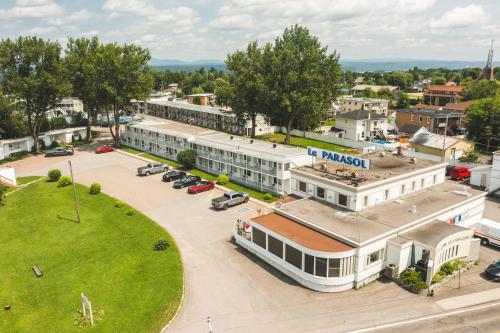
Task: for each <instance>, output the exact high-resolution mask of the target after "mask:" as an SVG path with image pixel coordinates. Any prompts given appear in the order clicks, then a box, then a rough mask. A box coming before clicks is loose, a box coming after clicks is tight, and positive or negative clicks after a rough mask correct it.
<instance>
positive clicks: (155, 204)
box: [12, 149, 499, 333]
mask: <svg viewBox="0 0 500 333" xmlns="http://www.w3.org/2000/svg"><path fill="white" fill-rule="evenodd" d="M67 159H68V158H66V157H57V158H51V159H48V158H43V157H41V156H38V157H33V158H29V159H27V160H23V161H20V162H16V163H12V164H13V165H15V166H16V170H17V172H18V176H23V175H33V174H39V175H45V174H46V172H47V171H48V170H49V169H50V168H52V167H59V168H61V169H62V170H63V172H64V173H68V169H67V163H66V161H67ZM71 159H72V161H73V168H74V171H75V177H76V180H77V181H78V182H81V183H84V184H90V183H92V182H94V181H97V182H99V183H101V184H102V186H103V191H104V192H106V193H107V194H110V195H112V196H114V197H116V198H119V199H121V200H124V201H126V202H127V203H129V204H130V205H132V206H134V207H135V208H137V209H139V210H141V211H142V212H144V213H145V214H146V215H148V216H150V217H151V218H152V219H154V220H155V221H157V222H158V223H159V224H161V225H162V226H163V227H165V229H167V230H168V231H169V232H170V233H171V234H172V235H173V237H174V238H175V239H176V241H177V243H178V245H179V248H180V250H181V254H182V258H183V262H184V267H185V277H186V280H185V286H186V295H185V302H184V305H183V308H182V309H181V311H180V314H179V316H178V318H177V319H176V320H175V322H174V324H173V326H172V327H171V328H170V329H169V331H172V332H205V331H207V323H206V317H207V316H211V318H212V324H213V327H214V330H215V332H259V333H262V332H272V331H274V332H338V331H348V330H353V329H358V328H362V327H367V326H371V325H375V324H380V323H385V322H388V321H397V320H403V319H407V318H412V317H417V316H423V315H429V314H433V313H436V312H439V311H442V310H443V309H442V308H441V307H439V306H438V305H437V304H435V301H436V299H431V298H426V297H420V296H416V295H414V294H411V293H408V292H406V291H405V290H403V289H401V288H399V287H398V286H396V285H395V284H394V283H382V282H379V281H376V282H374V283H372V284H370V285H368V286H366V287H364V288H363V289H361V290H358V291H355V290H349V291H346V292H342V293H336V294H327V293H318V292H313V291H310V290H308V289H305V288H303V287H301V286H299V285H297V284H296V283H295V282H294V281H292V280H291V279H289V278H288V277H286V276H284V275H283V274H281V273H279V272H277V271H276V270H274V269H272V268H270V267H269V266H268V265H266V264H264V263H262V262H261V261H259V260H257V259H256V258H255V257H253V256H251V255H249V254H248V253H246V252H244V251H241V250H240V249H239V248H238V247H236V246H235V245H233V244H232V243H231V242H230V236H231V230H232V225H233V223H234V221H235V220H236V219H237V218H238V217H251V216H254V215H256V214H257V209H258V208H261V207H260V206H259V205H257V204H255V203H252V202H250V203H248V204H245V205H242V206H238V207H234V208H232V209H230V210H228V211H223V212H217V211H214V210H212V209H210V207H209V202H210V199H211V198H212V197H215V196H217V195H219V194H220V193H221V192H220V191H219V190H213V191H211V192H207V193H202V194H198V195H188V194H187V193H185V192H184V191H182V190H174V189H172V188H171V185H168V184H165V183H163V182H161V181H160V175H153V176H150V177H137V176H135V170H136V168H137V167H138V166H141V165H143V163H144V162H142V161H140V160H137V159H135V158H132V157H128V156H125V155H123V154H119V153H116V152H115V153H110V154H104V155H95V154H93V153H92V152H91V150H90V149H89V150H88V151H77V152H76V154H75V156H74V157H72V158H71ZM495 251H496V250H492V249H485V248H482V249H481V255H482V256H483V255H486V256H488V258H490V257H494V256H496V255H497V254H498V252H495ZM488 260H489V259H488ZM482 269H483V267H482V266H479V267H477V268H475V269H474V270H472V271H471V272H467V273H466V274H464V276H463V280H462V288H461V289H460V290H458V289H457V288H455V287H453V286H450V287H449V290H446V291H445V293H444V294H443V295H442V296H440V297H441V298H443V297H450V296H457V295H461V294H464V293H469V292H476V291H481V290H484V289H491V288H498V287H499V284H495V283H492V282H489V281H486V280H484V279H482V278H481V277H479V272H480V271H481V270H482Z"/></svg>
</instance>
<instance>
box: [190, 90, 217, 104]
mask: <svg viewBox="0 0 500 333" xmlns="http://www.w3.org/2000/svg"><path fill="white" fill-rule="evenodd" d="M187 100H188V102H189V103H191V104H197V105H201V106H215V95H214V94H210V93H204V94H192V95H187Z"/></svg>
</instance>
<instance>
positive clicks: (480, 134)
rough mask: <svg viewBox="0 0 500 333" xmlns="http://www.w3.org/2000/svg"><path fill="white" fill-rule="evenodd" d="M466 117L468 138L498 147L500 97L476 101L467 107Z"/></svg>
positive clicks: (499, 142) (499, 135)
mask: <svg viewBox="0 0 500 333" xmlns="http://www.w3.org/2000/svg"><path fill="white" fill-rule="evenodd" d="M465 113H466V115H467V119H468V120H467V123H466V126H467V131H468V136H469V137H470V138H471V139H473V140H474V141H477V142H480V143H483V144H485V145H486V146H487V147H488V148H489V146H490V145H491V146H493V147H495V149H497V147H498V146H499V145H500V139H499V138H500V95H497V96H496V97H489V98H483V99H479V100H476V101H474V102H473V103H472V105H471V106H469V107H468V108H467V109H466V110H465Z"/></svg>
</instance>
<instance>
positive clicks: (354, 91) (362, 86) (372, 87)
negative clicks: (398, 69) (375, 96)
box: [351, 84, 399, 96]
mask: <svg viewBox="0 0 500 333" xmlns="http://www.w3.org/2000/svg"><path fill="white" fill-rule="evenodd" d="M366 89H370V90H371V91H373V92H374V93H378V92H379V91H380V90H384V89H387V90H389V91H391V92H392V91H395V90H398V89H399V88H398V87H396V86H377V85H372V84H358V85H356V86H354V87H352V88H351V91H352V94H353V96H356V94H358V93H361V92H364V91H365V90H366Z"/></svg>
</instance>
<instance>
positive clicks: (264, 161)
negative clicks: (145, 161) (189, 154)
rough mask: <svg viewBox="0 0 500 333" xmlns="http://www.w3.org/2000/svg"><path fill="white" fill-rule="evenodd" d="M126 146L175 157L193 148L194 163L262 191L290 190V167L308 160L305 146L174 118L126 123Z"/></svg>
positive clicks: (282, 191)
mask: <svg viewBox="0 0 500 333" xmlns="http://www.w3.org/2000/svg"><path fill="white" fill-rule="evenodd" d="M122 141H123V143H124V144H126V145H127V146H130V147H133V148H136V149H139V150H142V151H147V152H150V153H152V154H155V155H158V156H163V157H166V158H168V159H172V160H176V159H177V154H178V153H179V152H180V151H184V150H187V149H193V150H195V151H196V152H197V161H196V167H197V168H199V169H201V170H204V171H207V172H209V173H211V174H214V175H220V174H225V175H227V176H229V178H230V179H231V181H234V182H237V183H240V184H243V185H246V186H249V187H252V188H255V189H257V190H260V191H262V192H268V193H274V194H280V195H281V194H284V193H290V184H291V183H290V178H291V173H290V169H291V168H292V167H295V166H300V165H303V164H306V163H310V161H311V157H309V156H308V155H307V152H306V150H305V149H301V148H294V147H290V146H285V145H278V144H273V143H269V142H266V141H260V140H254V139H248V138H244V137H240V136H236V135H230V134H227V133H220V132H217V131H213V130H209V129H205V128H200V127H196V126H191V125H186V124H182V123H178V122H174V121H163V122H154V121H149V122H148V121H145V122H142V123H137V124H128V125H126V126H125V131H124V132H123V134H122Z"/></svg>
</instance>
